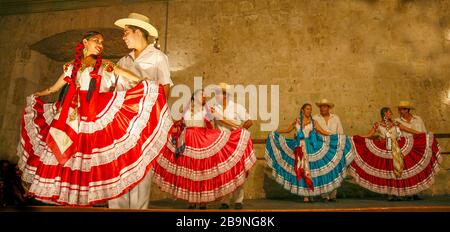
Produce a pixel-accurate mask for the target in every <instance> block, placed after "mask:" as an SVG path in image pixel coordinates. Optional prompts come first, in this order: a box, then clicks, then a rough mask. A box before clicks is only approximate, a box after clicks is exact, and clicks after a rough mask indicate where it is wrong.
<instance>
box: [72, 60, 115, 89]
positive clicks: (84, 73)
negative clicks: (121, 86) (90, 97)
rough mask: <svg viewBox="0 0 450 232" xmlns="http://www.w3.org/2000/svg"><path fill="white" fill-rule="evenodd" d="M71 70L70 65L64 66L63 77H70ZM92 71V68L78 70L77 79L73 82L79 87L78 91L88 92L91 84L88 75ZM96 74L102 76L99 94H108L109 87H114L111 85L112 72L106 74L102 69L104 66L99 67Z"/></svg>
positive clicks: (112, 79) (112, 80)
mask: <svg viewBox="0 0 450 232" xmlns="http://www.w3.org/2000/svg"><path fill="white" fill-rule="evenodd" d="M72 69H73V64H72V63H67V64H65V65H64V76H69V77H70V75H72ZM92 70H94V68H93V67H86V68H85V69H83V70H82V69H79V70H78V73H77V79H76V80H75V82H76V83H77V85H79V87H80V90H84V91H87V90H89V83H90V82H91V75H90V73H91V72H92ZM98 74H99V75H101V76H102V79H101V82H100V89H99V92H100V93H103V92H110V91H111V89H110V88H111V86H113V85H114V83H113V82H114V77H113V74H112V72H107V71H106V70H105V68H104V65H101V66H100V68H99V70H98Z"/></svg>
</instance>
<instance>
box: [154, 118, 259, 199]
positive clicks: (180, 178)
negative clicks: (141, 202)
mask: <svg viewBox="0 0 450 232" xmlns="http://www.w3.org/2000/svg"><path fill="white" fill-rule="evenodd" d="M167 147H168V149H166V150H165V152H164V153H163V155H161V156H160V157H159V158H158V161H157V162H156V164H155V166H154V169H153V170H152V171H153V172H154V177H153V181H154V182H155V183H157V184H158V186H159V187H160V189H161V190H162V191H165V192H167V193H170V194H171V195H173V196H174V197H175V198H177V199H183V200H186V201H188V202H190V203H206V202H211V201H215V200H217V199H220V198H221V197H224V196H226V195H227V194H230V193H232V192H233V191H235V190H236V189H237V188H238V187H240V186H241V185H243V184H244V182H245V180H246V178H247V172H248V171H249V170H250V169H251V168H252V166H253V165H254V164H255V162H256V156H255V154H254V151H253V143H252V141H251V138H250V133H249V132H248V131H247V130H244V129H239V130H235V131H232V132H224V131H221V130H215V129H207V128H200V127H191V128H187V129H186V134H185V151H184V153H183V154H181V155H180V156H179V157H175V147H173V145H172V143H168V145H167Z"/></svg>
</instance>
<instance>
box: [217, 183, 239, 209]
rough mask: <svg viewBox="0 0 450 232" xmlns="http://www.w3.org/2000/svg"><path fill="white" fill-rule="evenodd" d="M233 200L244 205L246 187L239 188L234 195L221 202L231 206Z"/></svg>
mask: <svg viewBox="0 0 450 232" xmlns="http://www.w3.org/2000/svg"><path fill="white" fill-rule="evenodd" d="M231 198H234V203H235V204H236V203H241V204H242V203H243V202H244V185H241V187H239V188H237V189H236V190H235V191H234V192H233V193H231V194H228V196H226V197H224V198H223V199H222V201H221V203H222V204H227V205H229V204H230V203H231Z"/></svg>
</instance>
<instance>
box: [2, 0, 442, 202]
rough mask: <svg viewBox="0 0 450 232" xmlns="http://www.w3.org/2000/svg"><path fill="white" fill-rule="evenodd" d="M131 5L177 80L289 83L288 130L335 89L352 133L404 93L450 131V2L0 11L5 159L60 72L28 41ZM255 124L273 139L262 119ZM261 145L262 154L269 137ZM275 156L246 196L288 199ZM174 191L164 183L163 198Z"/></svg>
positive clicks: (101, 20)
mask: <svg viewBox="0 0 450 232" xmlns="http://www.w3.org/2000/svg"><path fill="white" fill-rule="evenodd" d="M129 12H140V13H144V14H146V15H148V16H150V18H151V20H152V22H153V23H154V24H155V25H156V26H157V28H158V29H159V30H160V34H161V37H162V38H161V40H162V48H164V47H165V45H166V44H165V43H167V47H166V48H167V50H166V53H167V54H168V56H169V61H170V65H171V70H172V76H173V80H174V82H175V83H185V84H187V85H189V86H192V85H193V77H194V76H199V75H200V76H203V77H204V82H205V83H206V84H211V83H218V82H222V81H224V80H225V81H227V82H228V83H230V84H236V83H239V84H244V85H245V84H267V85H270V84H277V85H280V99H281V102H280V117H281V119H280V127H284V126H286V125H287V124H288V123H289V122H291V120H292V119H293V118H294V117H296V116H297V114H298V109H299V107H300V106H301V105H302V104H303V103H305V102H315V101H317V100H319V99H320V98H323V97H325V98H329V99H332V100H333V101H334V102H335V104H336V107H335V112H336V113H337V114H338V115H339V116H340V117H341V119H342V122H343V125H344V129H345V130H346V132H347V133H348V134H363V133H366V132H367V131H368V130H369V128H370V126H371V124H372V123H373V122H374V121H375V120H378V115H379V109H380V108H381V107H382V106H391V107H393V108H394V107H395V105H396V104H397V102H398V101H400V100H403V99H405V100H411V101H413V102H414V103H415V104H416V106H417V110H416V113H417V114H418V115H420V116H422V118H423V119H424V120H425V123H426V125H427V127H428V128H429V130H431V131H433V132H436V133H445V132H446V133H449V132H450V123H449V119H448V115H450V100H448V99H446V96H447V93H448V92H449V91H450V81H449V77H448V76H449V74H450V71H449V70H450V69H448V67H450V42H449V41H446V40H445V39H444V33H445V31H446V29H448V28H450V16H448V15H450V14H449V13H450V1H437V0H436V1H432V0H430V1H411V0H409V1H396V0H392V1H376V0H366V1H363V0H361V1H356V0H355V1H312V0H311V1H300V0H253V1H251V0H247V1H244V0H217V1H212V0H198V1H196V0H180V1H178V0H175V1H170V2H169V10H168V12H169V14H168V24H167V25H166V18H165V17H166V3H165V2H149V3H139V4H129V5H123V6H111V7H102V8H91V9H85V10H72V11H61V12H51V13H34V14H24V15H12V16H3V17H0V26H1V27H2V28H3V32H2V34H1V35H0V51H1V52H2V54H3V59H2V60H0V64H1V65H0V74H1V75H0V80H1V83H2V85H0V97H1V99H4V100H3V101H0V128H1V130H2V133H1V134H0V157H1V158H2V159H10V160H13V161H14V160H16V158H15V147H16V145H17V142H18V128H19V121H20V114H21V111H22V108H23V104H24V98H25V96H26V95H29V94H31V93H32V92H34V91H36V90H38V89H42V88H45V87H47V85H48V84H49V83H51V82H52V81H54V80H55V79H56V78H57V76H58V75H59V72H60V69H61V63H59V62H55V61H52V60H50V59H48V58H46V57H45V56H43V55H41V54H39V53H37V52H35V51H31V50H30V48H29V46H30V45H32V44H34V43H36V42H38V41H40V40H42V39H44V38H47V37H50V36H52V35H55V34H57V33H61V32H65V31H69V30H80V29H87V28H99V27H100V28H102V27H111V28H113V27H114V26H113V22H114V21H115V20H116V19H117V18H120V17H124V16H126V15H127V14H128V13H129ZM166 28H167V31H166ZM166 32H167V37H166V36H165V33H166ZM73 39H74V40H76V39H78V38H73ZM107 39H108V38H107ZM110 39H112V38H110ZM116 39H117V38H116ZM119 39H120V38H119ZM22 86H24V87H22ZM171 100H172V101H173V100H174V99H171ZM314 110H315V111H316V112H317V108H314ZM251 132H252V134H253V135H254V137H255V138H262V137H265V136H266V132H260V131H259V125H258V124H257V125H256V126H254V127H253V128H252V129H251ZM449 141H450V140H449V139H446V140H444V139H443V140H440V142H441V144H442V148H443V150H447V151H448V150H450V142H449ZM256 148H257V153H258V156H259V157H263V154H264V153H263V152H264V150H263V146H261V145H257V146H256ZM264 165H265V162H264V160H259V161H258V164H257V166H256V167H255V168H254V170H253V171H252V174H251V176H250V179H249V181H248V182H247V184H246V193H247V197H249V198H260V197H266V196H267V197H277V196H288V195H289V194H288V193H286V192H285V191H282V190H281V189H280V188H279V186H277V185H275V184H274V183H273V181H272V180H271V179H270V178H269V177H267V175H266V173H267V171H268V170H267V169H266V168H265V167H264ZM447 168H450V160H449V157H448V156H445V157H444V165H443V169H444V170H442V171H441V172H440V173H439V175H438V178H437V181H436V184H435V185H434V186H433V187H432V188H431V189H430V190H428V191H427V192H426V193H427V194H449V193H450V189H449V187H448V186H449V183H450V179H449V172H448V171H447V170H446V169H447ZM343 191H344V192H345V190H343ZM164 196H165V195H164V194H161V193H159V191H157V190H156V188H154V194H153V198H160V197H164Z"/></svg>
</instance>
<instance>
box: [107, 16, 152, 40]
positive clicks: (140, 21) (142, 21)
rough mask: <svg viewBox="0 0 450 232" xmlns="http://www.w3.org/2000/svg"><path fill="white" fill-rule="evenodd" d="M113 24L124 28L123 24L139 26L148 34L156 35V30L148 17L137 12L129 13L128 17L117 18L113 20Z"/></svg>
mask: <svg viewBox="0 0 450 232" xmlns="http://www.w3.org/2000/svg"><path fill="white" fill-rule="evenodd" d="M114 25H116V26H119V27H121V28H125V25H132V26H136V27H140V28H142V29H144V30H146V31H147V32H148V34H149V35H151V36H153V37H158V31H157V30H156V28H155V27H154V26H153V25H151V24H150V19H149V18H148V17H147V16H145V15H141V14H138V13H130V14H129V15H128V18H123V19H119V20H117V21H116V22H114Z"/></svg>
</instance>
